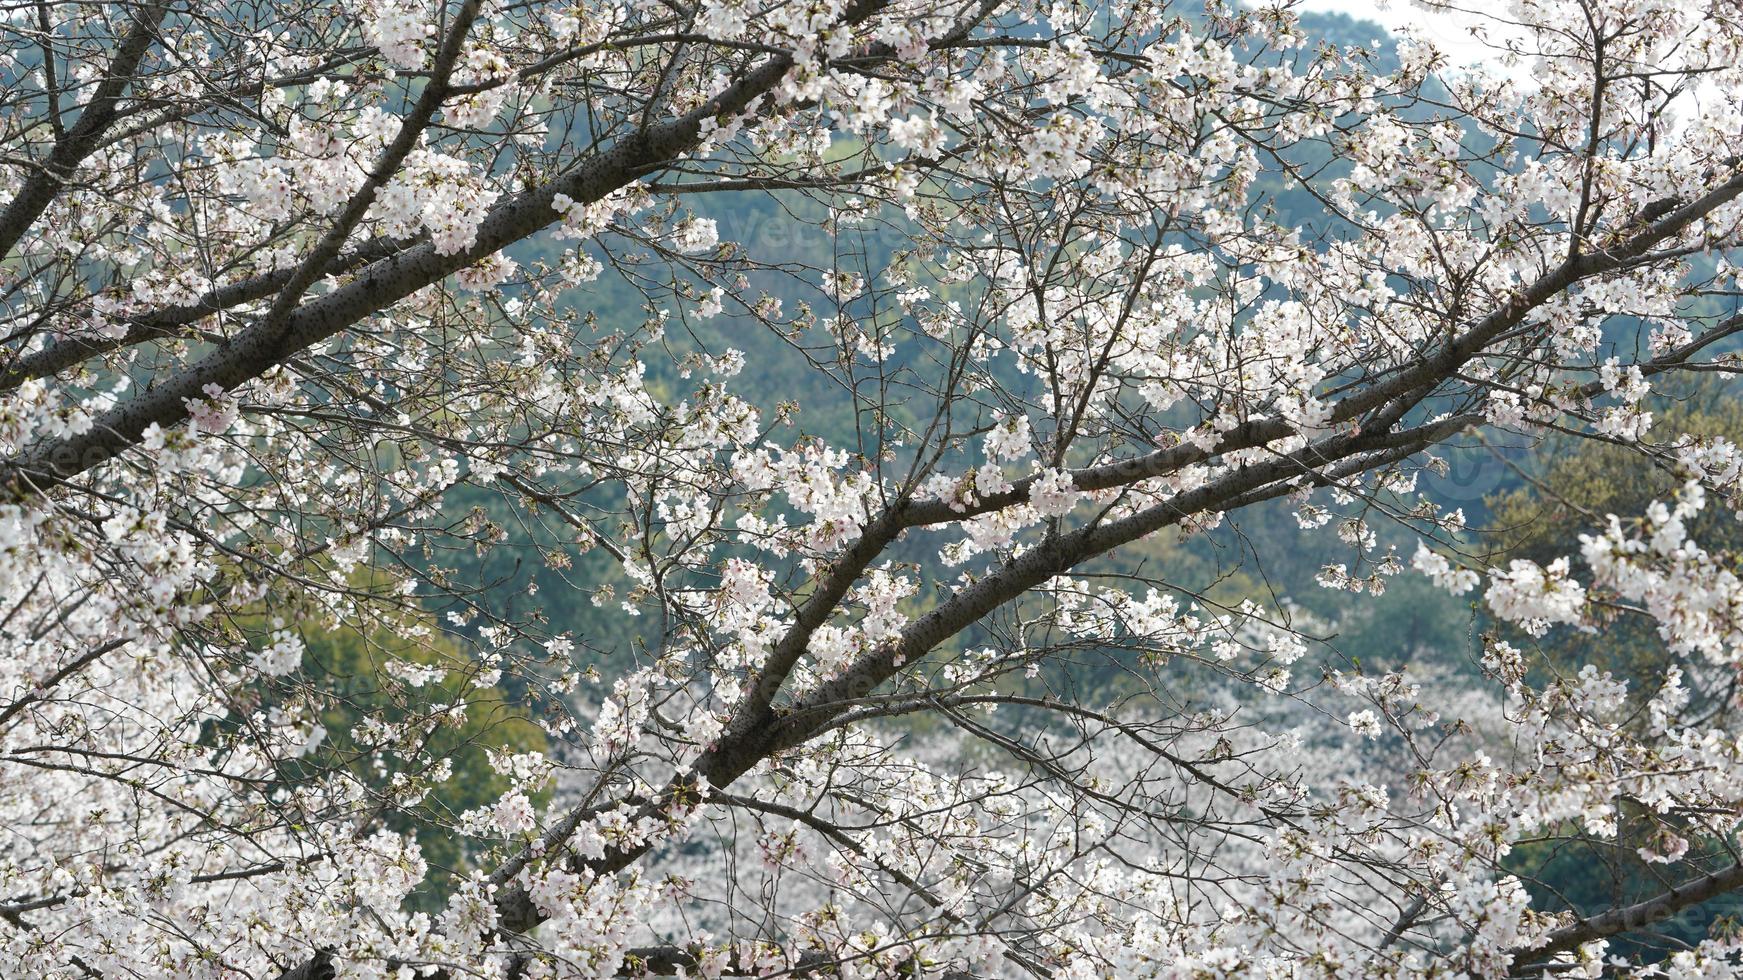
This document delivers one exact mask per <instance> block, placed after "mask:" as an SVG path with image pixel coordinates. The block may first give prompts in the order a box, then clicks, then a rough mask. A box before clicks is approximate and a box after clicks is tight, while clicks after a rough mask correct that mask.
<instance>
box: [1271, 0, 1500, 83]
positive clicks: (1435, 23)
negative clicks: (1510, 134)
mask: <svg viewBox="0 0 1743 980" xmlns="http://www.w3.org/2000/svg"><path fill="white" fill-rule="evenodd" d="M1435 6H1436V8H1437V9H1428V8H1426V7H1424V6H1421V5H1419V4H1417V3H1414V2H1412V0H1378V2H1376V0H1301V3H1300V6H1299V7H1297V9H1298V10H1304V11H1306V10H1313V11H1322V12H1326V13H1344V14H1349V15H1350V16H1351V17H1355V18H1357V19H1358V20H1371V21H1375V22H1377V23H1379V24H1382V25H1384V26H1386V27H1388V28H1390V29H1392V30H1393V31H1397V30H1399V29H1400V28H1409V29H1410V30H1411V32H1412V33H1413V34H1414V35H1415V36H1417V37H1419V38H1421V39H1423V40H1427V41H1432V42H1434V45H1435V47H1437V48H1439V49H1440V50H1441V51H1442V52H1444V53H1445V54H1446V56H1447V58H1448V60H1449V61H1450V62H1451V64H1452V66H1453V67H1455V68H1457V67H1464V66H1466V65H1470V64H1474V63H1478V62H1493V61H1494V60H1495V58H1496V52H1495V50H1494V48H1493V47H1492V46H1490V45H1486V44H1484V43H1482V42H1481V41H1478V40H1476V39H1474V38H1473V37H1472V36H1471V34H1470V28H1472V27H1482V28H1484V29H1485V30H1486V31H1487V32H1488V34H1489V36H1490V38H1491V39H1493V40H1497V41H1498V40H1500V39H1502V38H1504V37H1506V36H1507V34H1508V33H1510V32H1509V31H1507V29H1506V26H1505V25H1504V24H1502V23H1499V22H1497V21H1496V20H1495V19H1494V17H1493V16H1487V17H1485V16H1481V15H1479V14H1476V13H1472V12H1470V11H1471V10H1472V9H1484V5H1483V0H1476V2H1475V3H1466V4H1457V5H1454V4H1448V3H1444V2H1443V3H1437V4H1436V5H1435ZM1486 6H1487V9H1488V10H1490V11H1495V10H1498V9H1500V8H1502V7H1503V5H1502V4H1499V3H1495V2H1494V0H1488V3H1487V4H1486ZM1459 7H1462V8H1464V9H1457V8H1459Z"/></svg>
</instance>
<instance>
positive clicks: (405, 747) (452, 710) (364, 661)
mask: <svg viewBox="0 0 1743 980" xmlns="http://www.w3.org/2000/svg"><path fill="white" fill-rule="evenodd" d="M420 625H421V624H420ZM415 631H416V630H413V631H408V632H415ZM425 632H427V635H424V636H421V637H418V638H415V639H414V638H411V637H409V636H407V635H405V634H404V633H401V632H398V631H395V630H391V629H388V628H387V627H376V628H374V629H370V630H368V631H361V630H357V629H350V628H340V629H320V628H309V627H305V628H304V629H303V631H302V636H303V640H304V643H305V644H306V645H307V655H306V657H305V665H306V667H307V668H308V669H309V671H310V673H311V675H312V677H311V683H313V684H314V685H315V686H316V687H318V688H320V689H324V690H325V691H327V692H329V694H330V697H329V699H328V701H327V703H326V706H325V708H324V710H323V711H322V713H321V723H322V724H323V725H324V726H325V728H326V730H327V733H328V734H327V738H326V740H325V741H324V742H323V743H322V745H321V746H320V749H319V750H318V751H317V752H316V753H314V755H313V756H312V757H311V758H310V759H309V760H307V762H306V763H305V765H308V766H311V767H322V768H324V767H329V766H336V767H342V768H344V769H346V770H348V771H349V772H350V773H351V774H352V775H353V776H354V777H355V778H357V779H358V780H360V781H362V782H363V783H364V784H365V785H368V786H370V787H371V788H372V789H373V790H376V791H378V792H386V791H388V790H389V789H390V786H391V787H392V789H393V793H394V798H395V800H403V799H404V798H405V797H406V796H407V795H408V794H407V793H406V790H405V787H406V786H408V785H410V786H417V787H419V788H422V789H425V790H427V792H425V793H423V794H422V796H421V799H418V800H417V801H416V802H414V803H411V804H410V805H393V806H388V807H386V808H384V811H383V812H382V814H381V822H382V825H384V826H385V827H387V828H388V829H391V830H395V831H398V832H401V833H410V834H414V835H415V836H416V837H417V840H418V844H419V846H420V847H421V848H422V849H423V854H424V859H425V860H426V861H427V862H428V863H429V865H430V877H429V879H428V880H427V882H426V884H425V886H424V888H423V889H422V890H421V891H420V892H419V893H418V895H417V898H416V902H417V904H418V905H420V906H424V907H428V908H431V909H434V908H440V907H441V905H442V903H443V901H444V899H445V897H446V895H447V893H448V890H449V882H450V879H451V878H452V876H453V875H454V874H455V873H457V872H462V871H464V870H465V869H466V867H467V848H466V842H465V838H464V837H462V836H461V835H460V833H459V832H458V831H457V830H456V824H457V822H458V817H459V815H460V814H461V813H462V812H464V811H466V810H468V809H472V808H476V807H480V806H485V805H487V804H489V803H492V802H494V801H495V800H497V799H499V798H500V797H501V796H502V795H503V793H504V792H506V791H507V790H508V788H509V780H508V778H507V777H505V776H502V775H500V774H498V773H497V772H496V771H495V770H493V769H492V768H491V766H490V753H492V752H498V753H518V752H533V751H544V749H545V747H546V743H545V735H544V732H543V731H542V730H541V729H540V728H539V727H538V726H537V725H536V724H534V723H533V722H532V721H531V719H529V718H528V717H527V714H526V710H525V709H524V708H523V707H522V706H520V705H518V704H516V703H514V702H512V701H511V700H510V699H509V698H508V696H507V695H506V694H505V693H504V692H503V691H502V690H501V689H500V688H498V687H495V686H489V685H486V686H478V671H479V667H478V665H477V664H476V663H474V662H471V661H470V660H469V658H467V657H466V656H465V655H464V654H463V652H462V651H461V650H460V649H459V647H458V646H457V644H456V643H455V642H454V640H453V639H451V638H450V637H448V636H447V635H445V634H443V633H441V632H439V631H436V630H434V629H426V630H425ZM395 662H398V663H406V664H414V665H420V666H424V667H432V668H438V669H439V670H440V675H439V677H437V678H436V679H434V680H431V681H429V682H428V683H424V684H421V685H414V684H411V683H408V682H407V681H406V680H404V679H402V678H401V677H398V676H395V674H394V673H393V672H392V671H390V669H389V668H388V665H389V664H390V663H395ZM460 709H463V711H462V710H460ZM364 717H373V718H381V719H384V720H386V721H388V722H390V723H404V724H406V725H407V727H408V730H409V731H411V732H412V733H413V734H412V735H411V736H410V737H409V738H408V739H407V740H406V741H405V743H403V744H397V745H393V746H389V747H387V752H388V753H391V755H392V756H393V757H396V758H395V759H394V762H395V764H393V765H390V766H386V767H382V766H379V765H378V764H377V761H378V760H379V759H381V758H383V757H384V752H383V746H381V745H380V744H379V743H377V742H375V741H374V739H372V738H371V737H370V736H369V735H368V734H366V733H364V732H362V731H359V730H358V729H357V728H356V724H357V722H358V721H359V720H360V719H362V718H364ZM438 718H440V719H441V720H440V721H439V722H436V723H434V724H426V722H429V721H433V720H434V719H438ZM444 764H445V765H446V766H448V767H451V769H450V772H449V773H448V774H447V778H445V779H444V778H442V776H443V771H442V770H443V767H444ZM396 780H398V781H401V782H400V783H399V784H398V785H394V784H395V781H396ZM413 795H415V794H413Z"/></svg>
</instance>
